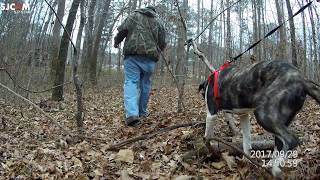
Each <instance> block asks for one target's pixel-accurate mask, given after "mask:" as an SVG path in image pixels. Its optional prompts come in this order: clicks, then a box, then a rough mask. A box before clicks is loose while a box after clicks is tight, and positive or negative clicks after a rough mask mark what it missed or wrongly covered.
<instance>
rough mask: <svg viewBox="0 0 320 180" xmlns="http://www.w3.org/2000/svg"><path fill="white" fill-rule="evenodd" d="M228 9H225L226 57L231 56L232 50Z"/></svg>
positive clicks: (227, 4) (228, 2)
mask: <svg viewBox="0 0 320 180" xmlns="http://www.w3.org/2000/svg"><path fill="white" fill-rule="evenodd" d="M229 5H230V0H227V1H226V7H229ZM230 21H231V20H230V9H228V10H227V28H226V30H227V32H226V34H227V36H226V58H228V59H229V58H231V57H232V51H231V24H230V23H231V22H230Z"/></svg>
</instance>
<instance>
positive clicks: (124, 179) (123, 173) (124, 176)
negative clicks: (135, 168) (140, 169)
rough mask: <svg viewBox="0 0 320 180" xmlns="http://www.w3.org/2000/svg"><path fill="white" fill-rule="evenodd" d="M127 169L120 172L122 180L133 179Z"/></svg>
mask: <svg viewBox="0 0 320 180" xmlns="http://www.w3.org/2000/svg"><path fill="white" fill-rule="evenodd" d="M131 179H132V178H130V176H129V173H128V171H127V170H122V171H121V173H120V180H131Z"/></svg>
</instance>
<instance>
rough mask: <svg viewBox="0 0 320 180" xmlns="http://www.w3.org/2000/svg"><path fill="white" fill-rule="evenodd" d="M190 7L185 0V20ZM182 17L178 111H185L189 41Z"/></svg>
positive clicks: (179, 38)
mask: <svg viewBox="0 0 320 180" xmlns="http://www.w3.org/2000/svg"><path fill="white" fill-rule="evenodd" d="M187 8H188V0H183V5H182V8H181V16H182V17H183V19H184V20H185V17H186V16H185V15H186V12H187ZM182 21H183V20H182V19H181V20H180V21H179V22H178V48H177V60H178V62H177V67H176V70H177V71H176V72H177V75H178V78H177V79H178V93H179V95H178V112H182V111H183V108H184V106H183V96H184V85H185V80H186V63H187V60H186V58H187V57H186V52H185V49H184V43H185V42H186V41H187V32H186V29H185V27H184V22H182Z"/></svg>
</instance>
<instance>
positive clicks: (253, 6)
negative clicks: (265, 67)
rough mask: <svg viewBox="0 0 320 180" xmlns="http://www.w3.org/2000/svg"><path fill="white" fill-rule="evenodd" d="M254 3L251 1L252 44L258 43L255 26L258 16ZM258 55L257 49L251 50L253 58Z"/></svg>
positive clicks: (254, 1) (256, 26)
mask: <svg viewBox="0 0 320 180" xmlns="http://www.w3.org/2000/svg"><path fill="white" fill-rule="evenodd" d="M256 1H257V0H252V11H253V21H252V23H253V41H254V42H257V41H258V25H257V24H258V18H257V16H258V14H257V2H256ZM258 54H259V52H258V48H257V47H255V48H253V55H254V56H255V57H258Z"/></svg>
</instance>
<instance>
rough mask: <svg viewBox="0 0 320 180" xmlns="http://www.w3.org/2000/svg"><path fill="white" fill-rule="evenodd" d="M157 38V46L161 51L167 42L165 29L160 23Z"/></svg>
mask: <svg viewBox="0 0 320 180" xmlns="http://www.w3.org/2000/svg"><path fill="white" fill-rule="evenodd" d="M158 40H159V48H160V50H161V51H163V50H164V49H165V48H166V46H167V43H166V30H165V28H164V26H163V25H162V24H161V23H160V27H159V33H158Z"/></svg>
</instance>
